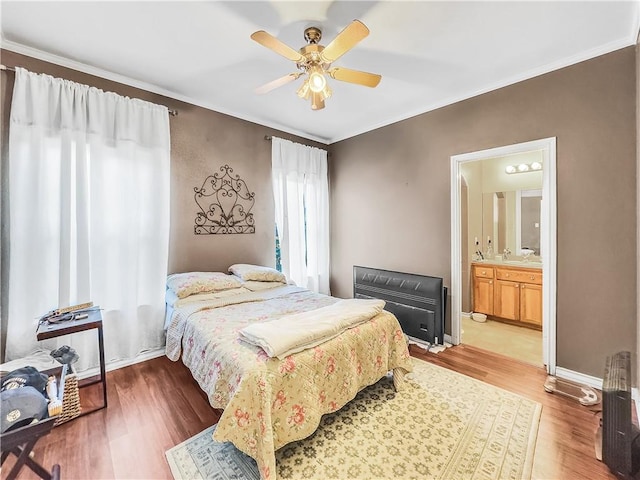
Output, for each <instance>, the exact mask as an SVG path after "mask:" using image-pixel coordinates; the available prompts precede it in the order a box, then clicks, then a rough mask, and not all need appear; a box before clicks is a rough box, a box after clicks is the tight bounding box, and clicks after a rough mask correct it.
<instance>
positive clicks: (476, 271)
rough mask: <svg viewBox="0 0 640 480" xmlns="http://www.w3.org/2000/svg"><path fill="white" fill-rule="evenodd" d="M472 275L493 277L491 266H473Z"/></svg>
mask: <svg viewBox="0 0 640 480" xmlns="http://www.w3.org/2000/svg"><path fill="white" fill-rule="evenodd" d="M473 276H474V277H478V278H493V267H479V266H478V265H475V266H474V267H473Z"/></svg>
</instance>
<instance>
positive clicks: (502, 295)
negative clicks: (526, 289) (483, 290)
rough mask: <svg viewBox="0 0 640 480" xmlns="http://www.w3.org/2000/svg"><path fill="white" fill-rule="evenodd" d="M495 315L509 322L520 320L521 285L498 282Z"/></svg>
mask: <svg viewBox="0 0 640 480" xmlns="http://www.w3.org/2000/svg"><path fill="white" fill-rule="evenodd" d="M493 314H494V315H495V316H496V317H501V318H506V319H509V320H519V319H520V284H519V283H518V282H507V281H504V280H496V283H495V287H494V299H493Z"/></svg>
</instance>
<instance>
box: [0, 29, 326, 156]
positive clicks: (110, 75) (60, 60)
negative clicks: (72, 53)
mask: <svg viewBox="0 0 640 480" xmlns="http://www.w3.org/2000/svg"><path fill="white" fill-rule="evenodd" d="M0 48H3V49H5V50H9V51H11V52H14V53H19V54H21V55H26V56H28V57H32V58H37V59H38V60H42V61H44V62H48V63H53V64H55V65H59V66H61V67H65V68H70V69H72V70H76V71H78V72H82V73H86V74H89V75H93V76H95V77H100V78H104V79H107V80H111V81H113V82H117V83H121V84H123V85H128V86H130V87H134V88H139V89H141V90H145V91H147V92H151V93H155V94H158V95H162V96H163V97H167V98H172V99H174V100H178V101H180V102H184V103H188V104H191V105H195V106H197V107H202V108H206V109H207V110H212V111H214V112H218V113H222V114H224V115H229V116H231V117H234V118H239V119H241V120H246V121H247V122H251V123H256V124H258V125H262V126H265V127H269V128H273V129H276V130H279V131H281V132H286V133H289V134H291V135H296V136H299V137H302V138H306V139H307V140H312V141H314V142H319V143H322V144H324V145H328V144H329V142H328V139H327V138H323V137H318V136H316V135H311V134H309V133H308V132H304V131H302V130H297V129H295V128H290V127H287V126H285V125H281V124H279V123H277V122H267V123H265V121H264V120H262V119H258V118H255V117H252V116H251V115H246V114H243V113H239V112H235V111H232V110H228V109H225V108H223V107H220V106H219V105H216V104H215V103H209V102H202V101H199V100H196V99H194V98H191V97H188V96H185V95H180V94H179V93H176V92H173V91H171V90H167V89H164V88H162V87H159V86H157V85H154V84H151V83H147V82H143V81H141V80H136V79H135V78H131V77H127V76H126V75H121V74H119V73H115V72H112V71H109V70H104V69H102V68H98V67H94V66H92V65H88V64H86V63H82V62H78V61H76V60H71V59H69V58H65V57H62V56H60V55H55V54H53V53H48V52H44V51H42V50H39V49H37V48H33V47H28V46H26V45H22V44H20V43H16V42H13V41H10V40H6V39H4V38H3V37H2V38H0ZM11 66H14V65H11ZM15 66H18V67H19V66H20V65H15Z"/></svg>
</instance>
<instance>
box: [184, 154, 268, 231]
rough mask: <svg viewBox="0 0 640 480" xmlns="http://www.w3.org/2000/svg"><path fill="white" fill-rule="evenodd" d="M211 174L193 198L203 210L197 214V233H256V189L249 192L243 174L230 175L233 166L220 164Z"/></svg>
mask: <svg viewBox="0 0 640 480" xmlns="http://www.w3.org/2000/svg"><path fill="white" fill-rule="evenodd" d="M220 172H223V173H214V174H213V175H209V176H208V177H207V178H206V179H205V180H204V182H203V183H202V187H200V188H198V187H195V188H194V189H193V190H194V191H195V192H196V193H195V195H194V198H195V200H196V204H197V205H198V207H199V209H200V211H199V212H198V213H197V214H196V220H195V222H196V224H195V227H194V233H195V234H196V235H212V234H230V233H256V227H255V224H254V220H253V213H251V209H252V208H253V205H254V203H255V193H254V192H250V191H249V188H248V187H247V184H246V183H245V181H244V180H242V179H241V178H240V175H235V176H234V177H232V176H231V173H233V168H231V167H230V166H229V165H224V166H222V167H220Z"/></svg>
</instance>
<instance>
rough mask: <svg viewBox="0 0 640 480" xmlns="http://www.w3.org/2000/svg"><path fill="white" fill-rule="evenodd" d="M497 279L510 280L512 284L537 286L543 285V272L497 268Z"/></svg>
mask: <svg viewBox="0 0 640 480" xmlns="http://www.w3.org/2000/svg"><path fill="white" fill-rule="evenodd" d="M496 278H497V279H498V280H509V281H511V282H521V283H533V284H536V285H542V272H535V271H524V270H507V269H503V268H497V269H496Z"/></svg>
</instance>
